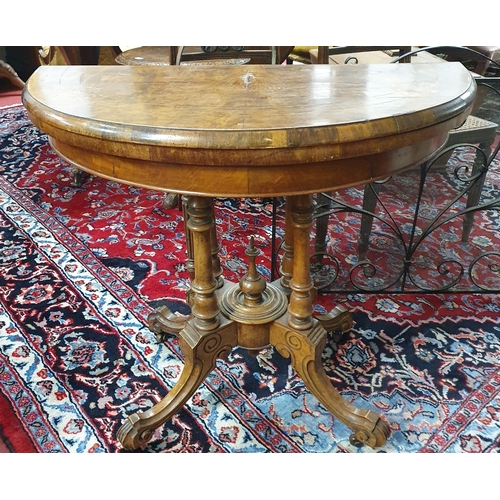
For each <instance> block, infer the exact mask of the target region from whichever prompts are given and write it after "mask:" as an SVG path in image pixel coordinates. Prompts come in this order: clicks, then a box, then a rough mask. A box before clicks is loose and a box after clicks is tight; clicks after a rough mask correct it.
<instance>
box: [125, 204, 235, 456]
mask: <svg viewBox="0 0 500 500" xmlns="http://www.w3.org/2000/svg"><path fill="white" fill-rule="evenodd" d="M187 213H188V216H189V217H188V229H189V231H190V232H191V234H192V242H193V257H194V267H195V269H196V272H195V276H194V281H193V283H192V284H191V288H192V290H193V292H194V293H193V304H192V313H193V317H192V319H190V320H189V321H188V322H187V323H186V324H185V326H184V328H183V329H182V330H181V331H180V332H179V345H180V347H181V350H182V352H183V354H184V355H185V364H184V369H183V371H182V374H181V377H180V379H179V381H178V382H177V383H176V384H175V386H174V387H173V388H172V390H171V391H170V392H169V393H168V394H167V396H165V397H164V398H163V399H162V400H161V401H160V402H159V403H157V404H156V405H155V406H154V407H153V408H151V409H149V410H147V411H145V412H137V413H134V414H132V415H130V416H128V417H127V420H126V421H125V422H124V423H123V424H122V426H121V427H120V429H119V431H118V439H119V440H120V442H121V444H122V445H123V447H124V448H125V449H135V448H138V447H140V446H141V445H143V444H145V443H146V442H147V441H148V440H149V439H151V436H152V432H153V430H154V429H156V428H157V427H159V426H160V425H162V424H163V423H164V422H166V421H167V420H168V419H169V418H170V417H172V415H174V414H175V413H176V412H177V411H178V410H179V409H180V408H182V406H183V405H184V404H185V403H186V401H187V400H188V399H189V398H190V397H191V396H192V395H193V394H194V392H195V391H196V390H197V389H198V387H199V386H200V385H201V383H202V382H203V381H204V379H205V377H206V376H207V375H208V373H210V372H211V371H212V370H213V369H214V368H215V363H216V360H217V359H218V358H225V357H226V356H227V355H228V354H229V353H230V352H231V350H232V349H233V348H234V347H236V345H237V344H238V334H237V328H236V324H235V323H234V322H233V321H231V320H229V319H227V318H225V317H224V316H222V315H220V314H219V307H218V304H217V299H216V295H215V291H216V289H217V280H216V279H215V278H214V273H213V270H212V224H213V200H212V199H211V198H203V197H189V199H188V206H187Z"/></svg>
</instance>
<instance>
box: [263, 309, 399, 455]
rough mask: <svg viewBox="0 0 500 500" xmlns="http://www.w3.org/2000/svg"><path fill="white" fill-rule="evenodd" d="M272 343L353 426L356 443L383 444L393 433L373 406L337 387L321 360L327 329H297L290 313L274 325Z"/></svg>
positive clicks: (332, 409)
mask: <svg viewBox="0 0 500 500" xmlns="http://www.w3.org/2000/svg"><path fill="white" fill-rule="evenodd" d="M270 341H271V344H272V345H274V346H275V347H276V349H277V350H278V352H279V353H280V354H281V355H282V356H285V357H291V363H292V367H293V368H294V369H295V371H296V372H297V374H298V375H299V376H300V377H301V378H302V380H303V381H304V384H305V386H306V387H307V388H308V389H309V390H310V391H311V393H312V394H313V395H314V396H315V397H316V398H317V399H318V401H320V403H321V404H323V405H324V406H325V408H326V409H327V410H328V411H329V412H330V413H332V415H334V416H335V417H336V418H338V419H339V420H340V421H341V422H343V423H344V424H345V425H347V426H348V427H349V428H350V429H352V430H353V435H352V436H351V443H352V444H358V443H361V444H366V445H368V446H370V447H371V448H376V447H379V446H382V445H383V444H384V443H385V441H386V439H387V438H388V437H389V434H390V428H389V425H388V424H387V423H386V422H384V421H383V420H381V419H380V416H379V415H378V414H377V413H375V412H374V411H371V410H363V409H360V408H357V407H355V406H354V405H352V404H351V403H349V402H347V401H345V400H344V399H343V398H342V396H341V395H340V394H339V393H338V391H337V390H336V389H335V388H334V387H333V385H332V384H331V382H330V379H329V378H328V376H327V375H326V373H325V369H324V367H323V363H322V360H321V353H322V352H323V349H324V346H325V341H326V331H325V329H324V328H323V327H322V326H321V325H320V324H318V323H317V322H315V323H314V325H313V327H312V328H311V329H309V330H308V331H301V332H298V331H294V330H292V329H290V327H289V326H288V324H287V319H286V317H284V318H280V319H279V320H277V321H275V322H274V324H273V326H272V327H271V335H270Z"/></svg>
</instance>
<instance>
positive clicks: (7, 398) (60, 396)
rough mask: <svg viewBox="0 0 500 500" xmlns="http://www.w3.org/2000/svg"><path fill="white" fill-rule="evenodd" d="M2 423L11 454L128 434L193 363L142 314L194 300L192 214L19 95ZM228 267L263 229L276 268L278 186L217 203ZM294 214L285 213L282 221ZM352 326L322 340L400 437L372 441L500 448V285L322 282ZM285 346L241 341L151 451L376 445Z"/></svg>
mask: <svg viewBox="0 0 500 500" xmlns="http://www.w3.org/2000/svg"><path fill="white" fill-rule="evenodd" d="M0 158H1V163H0V174H1V175H0V239H1V245H2V248H1V252H0V410H1V417H0V437H2V439H3V440H4V442H5V443H7V448H9V450H10V451H14V452H28V451H30V452H47V453H49V452H51V453H68V452H100V453H116V452H123V449H122V447H121V445H120V443H119V442H118V440H117V439H116V432H117V430H118V428H119V427H120V425H121V422H122V421H123V419H124V418H125V417H126V415H128V414H130V413H133V412H135V411H137V410H139V409H146V408H149V407H151V406H152V405H154V404H155V403H156V402H158V401H159V400H160V399H161V398H162V397H164V396H165V395H166V394H167V393H168V391H169V390H170V389H171V388H172V386H173V385H174V384H175V382H176V381H177V379H178V377H179V376H180V373H181V371H182V367H183V356H182V354H181V352H180V350H179V347H178V342H177V340H176V339H174V338H172V339H171V340H169V341H167V342H166V343H165V344H158V343H156V342H155V339H154V335H153V334H152V333H151V332H150V331H149V329H148V327H147V320H146V319H147V315H148V314H149V312H150V311H151V310H152V308H153V307H154V306H155V304H157V303H159V302H160V301H161V302H166V303H168V304H169V305H170V307H171V308H172V309H174V310H175V311H177V313H178V314H181V315H182V314H187V313H188V312H189V309H188V308H187V306H186V305H185V303H184V294H185V291H186V289H187V286H188V274H187V270H186V266H185V263H184V262H185V246H184V240H183V220H182V214H181V213H180V212H179V211H178V210H177V209H172V210H165V209H163V208H162V199H163V195H162V194H161V193H158V192H154V191H148V190H143V189H137V188H132V187H128V186H123V185H120V184H118V183H114V182H110V181H106V180H103V179H99V178H92V177H90V178H89V179H88V180H87V181H86V182H85V183H84V184H83V186H82V187H81V188H73V187H71V172H72V169H71V168H70V166H69V165H67V164H65V163H64V162H62V161H61V160H60V159H59V158H58V157H57V156H56V155H55V154H54V153H53V152H52V150H51V149H50V147H49V145H48V143H47V138H46V137H45V136H44V135H43V134H41V133H40V132H39V131H38V130H37V129H36V128H35V127H33V125H32V124H31V123H30V122H29V120H28V119H27V117H26V115H25V112H24V109H23V108H22V107H14V108H7V109H3V110H0ZM216 217H217V219H218V223H219V224H218V225H219V227H220V229H219V239H220V244H221V247H222V252H221V256H222V264H223V267H224V274H225V276H226V278H227V279H230V280H233V281H234V280H235V279H238V278H239V277H241V276H242V274H244V272H246V260H245V256H244V253H243V249H244V248H245V247H246V245H247V242H248V237H249V236H250V235H255V238H256V245H257V247H258V248H259V250H260V252H261V253H260V255H259V258H258V267H259V270H260V271H261V273H262V274H264V276H265V277H269V268H270V239H271V238H270V236H271V204H270V201H269V200H241V201H237V202H234V201H229V200H217V206H216ZM281 222H282V221H281ZM334 300H336V301H337V302H336V303H339V302H342V303H344V305H346V306H347V307H348V308H349V309H350V310H351V311H353V314H354V326H353V329H352V331H351V332H350V333H349V334H346V335H344V336H343V337H342V338H341V339H340V340H339V339H336V338H331V339H329V341H328V343H327V346H326V348H325V350H324V353H323V361H324V365H325V368H326V370H327V374H328V376H329V377H330V378H331V380H332V383H333V384H334V386H335V387H336V388H337V389H338V390H339V391H340V392H341V394H342V395H343V397H344V398H346V399H347V400H349V401H351V402H353V403H354V404H355V405H356V406H359V407H361V408H369V409H375V410H376V411H378V412H380V413H381V414H383V416H384V419H385V420H386V421H387V422H388V423H389V424H390V427H391V431H392V434H391V436H390V437H389V439H388V440H387V442H386V444H385V445H384V446H383V447H381V448H379V449H377V450H375V452H387V453H406V452H410V453H417V452H431V453H432V452H480V453H489V452H498V451H499V450H500V404H499V403H500V363H499V359H500V327H499V326H498V323H499V322H498V317H499V311H500V299H499V298H498V297H497V296H495V295H461V294H456V295H451V294H449V295H429V296H426V295H392V296H383V295H377V296H363V295H342V296H337V297H333V296H321V297H320V298H319V299H318V302H317V304H316V306H315V307H316V310H317V311H318V312H320V313H321V312H324V311H326V310H328V309H329V308H331V307H332V306H333V305H334ZM349 435H350V430H349V429H348V428H347V427H346V426H344V425H343V424H342V423H340V422H338V421H336V420H335V419H334V418H333V417H332V415H331V414H330V413H329V412H327V411H326V410H325V408H323V407H322V405H320V404H319V403H318V402H317V401H316V400H315V398H314V397H313V396H311V394H310V393H309V392H308V391H307V390H306V389H305V387H304V385H303V383H302V381H301V380H300V378H298V376H297V375H296V374H295V373H294V372H293V370H292V369H291V367H290V364H289V361H288V360H287V359H284V358H282V357H281V356H280V355H279V354H278V353H276V352H275V351H274V350H272V349H268V350H264V351H262V352H261V353H260V354H259V355H257V356H256V357H252V356H250V355H248V354H247V352H246V351H244V350H243V349H235V350H234V351H233V352H232V353H231V355H230V356H229V358H228V359H227V360H226V361H224V362H222V361H220V362H218V365H217V368H216V369H215V370H214V371H213V372H212V373H211V374H210V375H209V376H208V377H207V379H206V381H205V383H204V384H203V385H202V386H201V387H200V389H199V390H198V391H197V392H196V394H195V395H194V397H192V398H191V400H189V402H188V403H187V404H186V406H185V407H184V409H182V410H181V411H180V412H179V413H178V414H177V415H175V416H174V417H173V418H172V420H171V421H170V422H167V423H166V424H165V425H164V426H162V427H161V428H159V429H157V430H156V431H155V433H154V435H153V438H152V439H151V441H150V442H149V444H148V445H147V446H146V447H145V448H144V449H143V450H140V452H144V453H152V452H192V453H199V452H210V453H230V452H244V453H257V452H258V453H262V452H271V453H309V452H310V453H323V452H325V453H338V452H343V453H372V452H374V450H371V449H369V448H356V447H354V446H352V445H351V444H350V443H349Z"/></svg>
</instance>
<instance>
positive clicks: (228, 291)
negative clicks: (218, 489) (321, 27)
mask: <svg viewBox="0 0 500 500" xmlns="http://www.w3.org/2000/svg"><path fill="white" fill-rule="evenodd" d="M429 88H432V89H433V91H432V92H429ZM475 90H476V89H475V83H474V81H473V79H472V78H471V77H470V75H469V72H468V71H467V70H465V68H464V67H463V66H462V65H461V64H458V63H450V64H443V65H439V67H438V65H433V66H430V65H416V66H410V65H405V64H401V65H378V66H376V67H368V66H361V65H359V66H349V65H346V66H333V65H308V66H305V65H297V66H294V65H292V66H291V67H284V66H281V65H254V66H244V65H243V66H241V65H236V66H221V67H218V68H215V69H211V70H210V71H208V70H207V68H206V67H204V66H197V65H195V66H187V67H179V66H169V67H165V68H155V67H142V66H135V67H131V66H130V67H124V66H114V67H112V66H98V67H97V66H92V67H89V66H87V67H79V66H72V67H65V68H60V67H56V66H53V67H50V66H49V67H42V68H40V69H38V70H37V72H36V73H35V74H34V75H33V77H32V78H30V80H29V81H28V83H27V85H26V87H25V89H24V91H23V102H24V104H25V106H26V109H27V110H28V113H29V116H30V118H31V120H32V121H33V123H34V124H35V125H36V126H37V127H38V128H40V129H41V130H42V131H44V132H45V133H46V134H47V135H48V136H49V137H50V143H51V145H52V147H53V148H54V150H55V151H56V152H57V153H58V154H59V155H60V156H61V157H62V158H64V159H66V160H67V161H69V162H70V163H72V164H74V165H75V166H77V167H78V168H81V169H83V170H86V171H88V172H91V173H93V174H95V175H99V176H102V177H104V178H107V179H112V180H115V181H118V182H122V183H126V184H132V185H135V186H141V187H145V188H151V189H158V190H162V191H166V192H177V193H180V194H183V195H185V200H186V208H187V213H188V219H187V220H188V222H187V228H186V229H187V234H186V237H187V243H188V245H187V248H188V258H192V260H193V263H194V266H193V269H192V271H191V272H192V281H191V290H190V292H189V294H188V296H187V301H188V303H189V304H190V306H191V310H192V315H191V317H190V319H189V320H187V321H186V320H184V319H182V320H181V319H179V318H176V317H175V316H174V315H172V314H170V312H169V311H168V309H167V308H166V307H163V308H159V309H157V310H156V311H154V312H152V313H151V315H150V317H149V324H150V329H151V330H152V332H153V333H155V334H156V335H157V336H158V335H160V336H161V335H167V334H173V335H178V337H179V343H180V346H181V349H182V351H183V353H184V355H185V367H184V370H183V372H182V374H181V376H180V379H179V380H178V382H177V383H176V385H175V386H174V387H173V388H172V390H171V391H170V392H169V394H168V395H167V396H166V397H165V398H164V399H162V400H161V401H160V402H158V403H157V404H156V405H155V406H154V407H152V408H148V409H147V410H145V411H140V412H137V413H134V414H133V415H130V416H128V417H126V418H125V421H124V423H123V425H122V427H121V428H120V430H119V432H118V437H119V439H120V441H121V443H122V444H123V446H124V447H125V448H127V449H134V448H137V447H139V446H141V445H142V444H144V443H145V442H147V441H148V440H149V439H150V438H151V436H152V433H153V430H154V429H155V428H157V427H159V426H160V425H162V424H163V423H164V422H165V421H166V420H168V419H169V418H170V417H171V416H172V415H173V414H175V413H176V412H177V411H178V410H179V409H180V408H181V407H182V406H183V405H184V403H185V402H186V401H187V400H188V399H189V398H190V397H191V396H192V395H193V394H194V393H195V391H196V390H197V388H198V387H199V385H200V384H201V383H202V382H203V380H204V378H205V377H206V375H207V374H208V373H209V372H210V371H211V370H212V369H213V368H214V366H215V363H216V360H217V358H219V357H222V358H223V357H225V356H227V354H228V353H229V352H230V351H231V350H232V349H233V348H234V347H236V346H240V347H244V348H247V349H250V350H260V349H262V348H266V347H268V346H270V345H272V346H274V347H275V348H276V349H277V351H278V352H279V353H281V354H282V355H284V356H287V357H290V358H291V366H292V367H293V368H294V369H295V370H296V372H297V373H298V375H299V376H300V377H301V378H302V380H303V381H304V384H305V387H306V388H307V389H308V390H310V391H311V393H312V394H313V395H315V396H316V397H317V398H318V400H319V401H320V402H321V403H322V404H323V405H324V406H325V408H327V409H328V411H330V412H331V413H332V414H333V415H334V416H335V418H338V419H339V420H340V421H341V422H343V423H345V424H346V425H347V426H349V427H350V428H351V429H352V431H353V434H352V443H353V444H359V443H364V444H366V445H368V446H371V447H379V446H381V445H383V444H384V442H385V441H386V439H387V437H388V435H389V429H390V428H389V425H388V424H387V423H386V422H385V421H384V420H383V419H381V418H380V417H379V415H378V414H377V413H376V412H374V411H372V410H367V409H361V408H357V407H355V406H353V405H352V404H350V403H349V402H347V401H346V400H345V399H344V398H342V397H341V395H340V394H339V393H338V392H337V391H336V389H335V388H334V387H333V385H332V384H331V381H330V379H329V378H328V377H327V375H326V373H325V370H324V368H323V364H322V359H321V353H322V351H323V348H324V345H325V342H326V336H327V329H330V328H331V326H332V324H336V322H337V317H338V316H339V314H338V311H335V309H333V310H332V313H331V314H328V315H326V316H320V317H316V316H314V315H313V300H314V297H315V293H316V290H315V288H314V287H313V284H312V282H311V276H310V270H309V258H310V254H309V245H310V229H311V226H312V224H313V218H312V216H313V193H318V192H321V191H328V190H333V189H336V188H339V187H342V186H352V185H358V184H363V183H366V182H370V181H374V180H376V179H380V178H384V177H386V176H388V175H391V174H394V173H397V172H399V171H401V170H403V169H405V168H407V167H409V166H411V165H414V164H421V163H423V162H424V161H426V159H428V158H430V157H432V156H433V155H434V154H435V151H436V150H438V149H440V148H441V147H442V146H443V144H444V143H445V142H446V140H447V137H448V131H449V130H451V129H454V128H456V127H458V126H459V125H460V124H462V123H463V122H464V121H465V119H466V117H467V116H468V114H469V112H470V109H471V106H472V103H473V100H474V97H475ZM388 94H389V95H391V99H390V100H389V101H387V100H386V99H381V96H385V95H388ZM339 103H341V105H339ZM274 196H286V197H287V203H286V207H287V215H286V230H285V245H284V250H285V252H284V256H283V259H282V261H281V271H282V273H281V274H282V276H281V278H280V279H278V280H276V281H274V282H273V283H266V282H265V281H264V280H263V278H262V276H260V275H259V273H258V272H257V270H256V267H255V256H256V254H257V253H258V249H256V247H255V245H254V243H253V241H250V242H249V246H248V250H247V252H246V253H247V256H248V259H249V267H248V272H247V274H246V275H245V276H244V277H243V278H242V279H241V281H240V283H239V284H238V283H230V282H226V281H225V280H224V277H223V272H222V269H221V265H220V261H219V257H218V243H217V241H216V238H215V234H216V231H215V219H214V215H213V198H214V197H274ZM342 315H343V312H341V314H340V316H342ZM278 410H279V409H278ZM124 417H125V416H124Z"/></svg>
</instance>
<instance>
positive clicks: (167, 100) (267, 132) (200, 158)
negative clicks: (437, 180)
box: [23, 63, 476, 196]
mask: <svg viewBox="0 0 500 500" xmlns="http://www.w3.org/2000/svg"><path fill="white" fill-rule="evenodd" d="M475 90H476V86H475V83H474V80H473V79H472V77H471V76H470V74H469V72H468V71H467V70H466V69H465V68H464V67H463V66H462V65H461V64H460V63H446V64H432V63H429V64H415V65H412V64H380V65H359V66H355V65H352V66H351V65H345V66H333V65H289V66H282V65H277V66H272V65H243V66H223V67H204V66H193V67H190V66H166V67H146V66H45V67H40V68H38V69H37V71H36V72H35V73H34V74H33V75H32V76H31V77H30V79H29V80H28V82H27V84H26V86H25V89H24V91H23V102H24V105H25V106H26V108H27V110H28V113H29V116H30V118H31V120H32V121H33V123H34V124H35V125H36V126H37V127H38V128H40V129H41V130H42V131H44V132H45V133H46V134H47V135H48V136H49V138H50V140H51V144H52V146H53V147H54V149H55V150H56V151H57V152H58V153H59V154H60V155H61V156H62V157H63V158H65V159H66V160H68V161H69V162H71V163H73V164H74V165H76V166H77V167H79V168H81V169H82V170H86V171H88V172H91V173H94V174H96V175H100V176H102V177H106V178H109V179H114V180H118V181H120V182H124V183H129V184H133V185H138V186H144V187H149V188H154V189H161V190H164V191H171V192H179V193H186V194H199V195H206V196H271V195H272V196H278V195H287V194H299V193H314V192H320V191H326V190H329V189H334V188H338V187H341V186H347V185H354V184H358V183H363V182H367V181H370V180H374V179H377V178H382V177H385V176H387V175H389V174H392V173H395V172H397V171H398V170H401V169H403V168H405V167H408V166H410V165H413V164H417V163H421V162H422V161H425V160H426V159H427V158H429V157H430V156H432V155H433V154H434V153H435V152H436V151H437V150H438V149H439V148H441V147H442V146H443V144H444V143H445V142H446V140H447V136H448V132H449V131H450V130H451V129H453V128H456V127H459V126H460V125H461V124H462V123H463V122H464V121H465V119H466V118H467V116H468V114H469V113H470V108H471V105H472V103H473V100H474V97H475Z"/></svg>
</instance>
